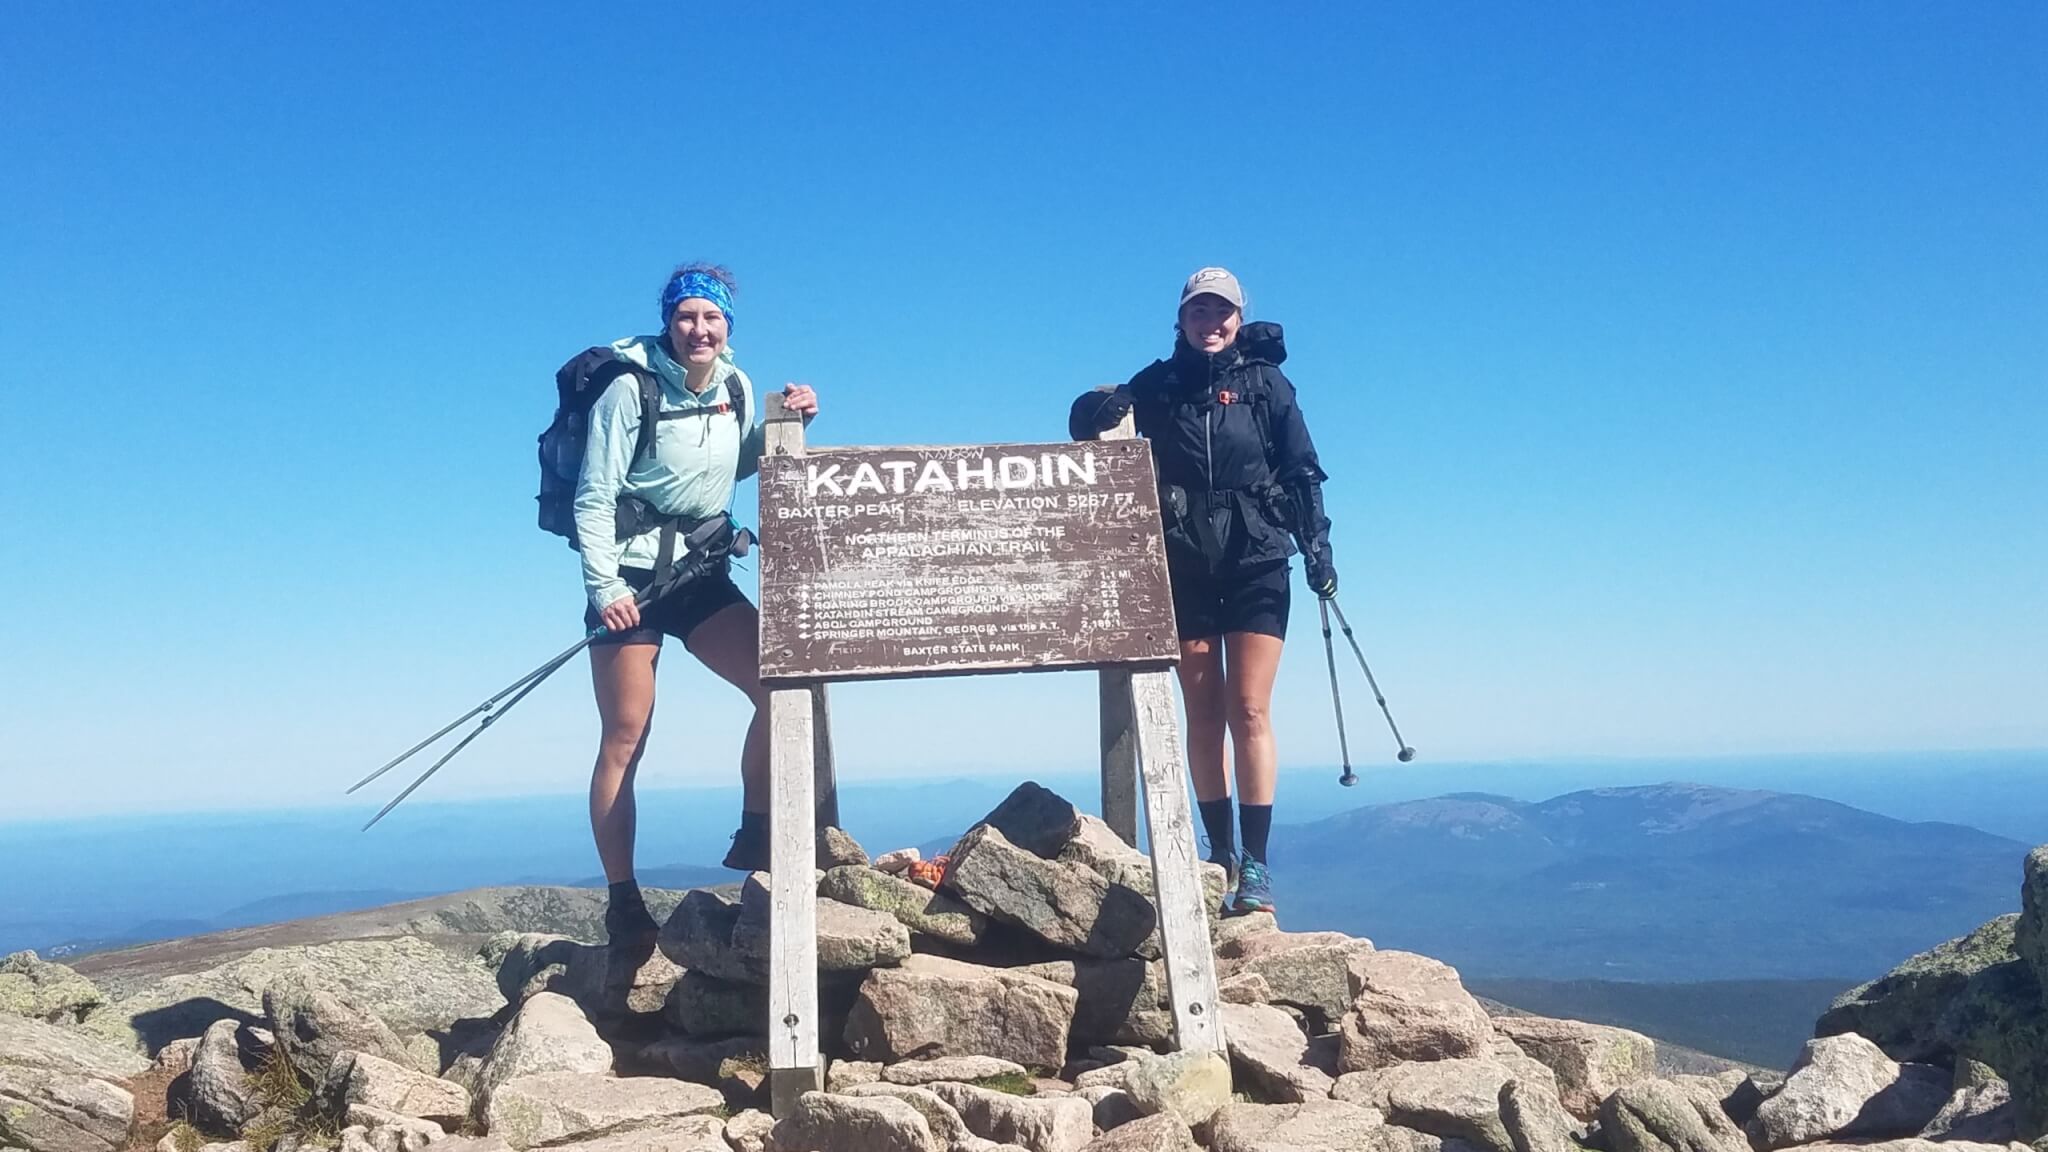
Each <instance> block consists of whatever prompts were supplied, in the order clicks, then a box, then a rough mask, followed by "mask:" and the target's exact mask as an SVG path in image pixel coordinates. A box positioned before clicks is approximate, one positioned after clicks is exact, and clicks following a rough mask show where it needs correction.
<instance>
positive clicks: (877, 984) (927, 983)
mask: <svg viewBox="0 0 2048 1152" xmlns="http://www.w3.org/2000/svg"><path fill="white" fill-rule="evenodd" d="M1077 1000H1078V996H1077V995H1076V993H1075V992H1074V990H1073V989H1072V988H1066V987H1062V986H1061V985H1058V984H1055V983H1053V982H1051V981H1050V980H1043V979H1040V978H1038V977H1035V976H1030V975H1023V974H1019V973H1014V972H1008V971H1004V970H1002V969H998V968H985V967H982V966H981V965H978V964H967V963H962V962H960V961H956V960H945V959H941V958H940V957H936V956H912V957H910V958H909V959H908V960H906V961H905V962H904V964H903V966H902V967H901V968H878V969H876V970H875V971H874V972H872V973H871V974H869V976H868V978H867V980H866V982H864V983H863V984H862V985H861V988H860V995H859V997H858V999H856V1000H855V1002H854V1006H853V1010H852V1012H851V1013H849V1014H848V1017H847V1023H846V1044H847V1047H848V1048H850V1049H851V1050H852V1052H853V1054H854V1055H855V1056H856V1057H859V1058H861V1059H873V1060H879V1061H882V1062H884V1063H897V1062H899V1061H903V1060H918V1059H930V1058H933V1057H939V1056H973V1055H986V1056H994V1057H997V1058H999V1059H1003V1060H1009V1061H1012V1062H1014V1063H1017V1064H1022V1065H1024V1066H1025V1067H1026V1068H1032V1069H1051V1068H1058V1067H1059V1066H1060V1065H1061V1064H1063V1063H1065V1060H1066V1050H1067V1036H1068V1031H1069V1029H1070V1028H1071V1027H1072V1024H1073V1019H1074V1006H1075V1003H1076V1001H1077Z"/></svg>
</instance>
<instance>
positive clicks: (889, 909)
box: [818, 867, 988, 946]
mask: <svg viewBox="0 0 2048 1152" xmlns="http://www.w3.org/2000/svg"><path fill="white" fill-rule="evenodd" d="M818 895H820V896H822V897H825V898H827V899H830V900H837V901H838V902H840V903H842V904H850V905H852V906H854V907H856V908H866V909H868V910H870V911H873V912H882V913H886V914H887V915H890V916H894V917H895V918H896V920H897V922H899V923H901V924H902V925H903V926H904V927H905V928H908V929H909V930H910V931H912V932H916V933H920V934H922V935H925V936H929V937H931V938H932V939H934V940H943V941H945V942H947V943H949V944H959V945H963V946H972V945H975V944H979V943H980V942H981V938H982V936H983V935H984V934H985V933H986V932H987V931H988V917H986V916H983V915H982V914H981V913H979V912H976V911H975V910H974V909H972V908H969V907H968V906H967V905H965V904H963V903H961V902H960V901H959V900H958V899H956V898H955V897H953V896H952V895H950V894H948V893H945V892H934V891H932V890H931V889H929V888H926V887H924V886H923V885H921V884H913V883H911V882H910V881H908V880H905V879H903V878H902V877H901V876H892V875H890V874H888V873H887V872H883V871H881V870H879V869H876V868H857V867H847V868H833V869H831V870H829V871H827V872H826V873H825V878H824V879H823V880H820V881H819V882H818Z"/></svg>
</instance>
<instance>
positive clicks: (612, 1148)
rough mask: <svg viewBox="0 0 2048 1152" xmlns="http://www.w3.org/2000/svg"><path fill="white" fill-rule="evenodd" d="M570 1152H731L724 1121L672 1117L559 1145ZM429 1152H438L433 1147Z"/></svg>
mask: <svg viewBox="0 0 2048 1152" xmlns="http://www.w3.org/2000/svg"><path fill="white" fill-rule="evenodd" d="M561 1147H562V1148H565V1149H573V1150H574V1152H731V1148H730V1146H729V1145H727V1144H726V1142H725V1121H724V1120H722V1119H720V1118H719V1117H717V1116H676V1117H671V1118H669V1119H666V1120H662V1121H659V1122H656V1123H654V1124H650V1125H648V1126H647V1127H645V1128H628V1129H626V1130H625V1131H622V1132H615V1133H612V1134H609V1135H605V1136H594V1137H590V1138H588V1139H583V1140H578V1141H576V1142H574V1143H572V1144H564V1145H561ZM432 1152H441V1148H440V1146H439V1145H436V1146H435V1147H434V1148H433V1149H432Z"/></svg>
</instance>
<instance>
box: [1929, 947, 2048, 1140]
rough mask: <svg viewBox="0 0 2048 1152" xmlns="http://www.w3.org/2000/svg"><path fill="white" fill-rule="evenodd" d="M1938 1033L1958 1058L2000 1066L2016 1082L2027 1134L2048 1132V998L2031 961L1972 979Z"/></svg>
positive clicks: (2015, 1097)
mask: <svg viewBox="0 0 2048 1152" xmlns="http://www.w3.org/2000/svg"><path fill="white" fill-rule="evenodd" d="M1936 1033H1937V1040H1938V1042H1939V1043H1940V1044H1942V1045H1943V1046H1945V1047H1946V1049H1947V1050H1949V1051H1953V1052H1954V1053H1955V1054H1956V1057H1957V1058H1958V1059H1963V1060H1972V1061H1977V1062H1980V1063H1983V1064H1987V1065H1989V1066H1991V1067H1993V1068H1996V1069H1997V1070H1998V1073H1999V1075H2000V1076H2002V1077H2004V1078H2005V1080H2006V1081H2007V1082H2008V1083H2010V1084H2011V1086H2012V1095H2013V1103H2014V1105H2015V1106H2016V1107H2017V1108H2018V1110H2019V1113H2020V1130H2021V1131H2022V1132H2023V1133H2035V1132H2043V1131H2048V997H2044V996H2043V993H2042V988H2041V983H2040V981H2039V980H2037V979H2035V977H2034V972H2033V969H2032V968H2030V967H2029V966H2028V965H2027V963H2026V962H2025V961H2022V960H2012V961H2009V962H2007V963H2003V964H1994V965H1992V966H1991V967H1988V968H1985V969H1984V970H1983V971H1981V972H1978V973H1977V974H1976V975H1974V976H1972V977H1970V980H1969V982H1968V983H1967V984H1965V985H1964V987H1963V990H1962V992H1961V993H1960V994H1958V995H1957V996H1956V998H1955V999H1954V1001H1953V1002H1951V1003H1950V1004H1949V1006H1948V1008H1947V1009H1946V1010H1945V1011H1944V1012H1943V1013H1942V1017H1941V1020H1940V1021H1939V1023H1938V1024H1937V1025H1936Z"/></svg>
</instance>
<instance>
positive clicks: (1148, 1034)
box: [1009, 957, 1173, 1048]
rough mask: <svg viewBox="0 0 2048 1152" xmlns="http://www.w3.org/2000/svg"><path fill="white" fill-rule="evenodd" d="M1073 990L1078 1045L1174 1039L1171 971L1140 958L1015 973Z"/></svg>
mask: <svg viewBox="0 0 2048 1152" xmlns="http://www.w3.org/2000/svg"><path fill="white" fill-rule="evenodd" d="M1009 971H1012V972H1021V973H1026V974H1028V975H1032V976H1037V977H1039V978H1040V979H1044V980H1050V981H1052V982H1053V983H1055V984H1061V985H1065V986H1066V987H1068V988H1072V989H1073V990H1074V991H1075V993H1076V994H1077V996H1078V998H1077V999H1076V1000H1075V1001H1074V1024H1073V1033H1072V1036H1071V1041H1072V1043H1074V1044H1078V1045H1096V1044H1127V1045H1133V1046H1137V1047H1142V1048H1151V1047H1153V1046H1155V1045H1163V1044H1166V1043H1168V1042H1170V1041H1171V1040H1172V1039H1173V1008H1172V1005H1171V1004H1169V1003H1168V998H1167V990H1166V966H1165V965H1164V964H1162V963H1160V962H1159V961H1157V960H1140V959H1138V958H1136V957H1131V958H1129V959H1123V960H1053V961H1048V962H1045V963H1039V964H1026V965H1023V966H1021V967H1017V968H1012V969H1009Z"/></svg>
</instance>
